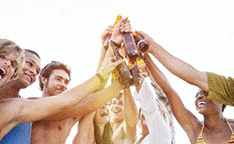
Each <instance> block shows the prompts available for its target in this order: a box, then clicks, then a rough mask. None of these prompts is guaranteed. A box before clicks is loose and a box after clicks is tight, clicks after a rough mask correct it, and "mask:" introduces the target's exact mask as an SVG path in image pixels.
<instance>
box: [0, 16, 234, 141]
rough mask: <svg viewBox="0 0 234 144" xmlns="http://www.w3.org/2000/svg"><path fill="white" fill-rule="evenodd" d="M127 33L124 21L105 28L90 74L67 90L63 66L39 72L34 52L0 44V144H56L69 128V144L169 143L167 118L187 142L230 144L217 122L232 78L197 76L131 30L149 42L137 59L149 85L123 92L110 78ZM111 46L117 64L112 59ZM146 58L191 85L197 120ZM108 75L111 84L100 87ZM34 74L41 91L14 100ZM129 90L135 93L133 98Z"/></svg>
mask: <svg viewBox="0 0 234 144" xmlns="http://www.w3.org/2000/svg"><path fill="white" fill-rule="evenodd" d="M132 32H133V31H132V28H131V24H130V21H129V20H128V18H121V19H120V21H119V22H118V23H117V24H116V26H112V25H111V26H109V27H107V29H106V30H105V31H104V33H103V34H102V37H101V38H102V50H101V56H100V60H99V63H98V66H97V70H96V72H94V73H95V74H94V75H93V76H92V77H90V78H89V79H88V80H86V81H85V82H83V83H82V84H79V85H77V86H75V87H74V88H72V89H68V90H67V87H68V84H69V82H70V81H71V77H70V73H71V69H70V68H69V67H68V66H67V65H65V64H63V63H60V62H58V61H52V62H51V63H49V64H47V65H46V66H44V67H43V68H42V69H41V66H40V61H41V58H40V56H39V55H38V54H37V53H36V52H34V51H32V50H28V49H22V48H20V47H19V46H18V45H17V44H15V43H14V42H13V41H10V40H7V39H0V113H1V119H0V144H30V143H32V144H64V143H65V142H66V139H67V137H68V135H69V133H70V130H71V128H72V127H73V126H74V124H75V123H77V122H78V128H77V129H78V131H77V134H76V136H75V138H74V140H73V144H94V143H95V144H148V143H150V144H173V143H175V139H174V134H175V132H176V130H175V129H174V125H173V120H172V119H173V115H174V117H175V118H176V120H177V121H178V123H179V124H180V125H181V127H182V128H183V129H184V131H185V132H186V133H187V135H188V138H189V140H190V142H191V143H192V144H205V143H208V144H223V143H234V132H233V128H234V121H233V120H229V119H226V118H224V116H223V111H224V109H225V106H226V105H233V104H234V89H233V88H234V85H233V84H234V80H233V79H232V78H230V77H229V78H226V77H224V76H221V75H217V74H214V73H210V72H201V71H199V70H197V69H195V68H194V67H192V66H191V65H189V64H188V63H186V62H184V61H182V60H180V59H178V58H177V57H175V56H173V55H172V54H170V53H169V52H167V51H166V50H165V49H164V48H163V47H162V46H160V45H159V44H158V43H156V42H155V41H154V40H153V39H152V38H151V37H150V36H149V35H147V34H146V33H144V32H142V31H135V32H136V33H137V34H138V35H140V36H141V37H142V38H143V39H144V40H145V41H146V42H147V43H148V44H149V49H148V50H147V51H146V52H145V53H144V56H143V61H144V63H145V68H146V70H147V73H148V76H149V79H150V80H151V83H150V84H148V81H146V80H145V79H148V78H145V77H142V81H141V83H140V84H139V85H137V86H135V85H134V86H132V85H131V84H129V86H128V87H126V85H123V83H122V82H121V81H119V79H118V78H119V77H120V76H121V74H119V73H121V71H118V72H115V71H116V67H118V66H119V65H120V64H124V65H126V64H125V63H126V62H125V60H124V58H125V57H126V53H125V51H124V47H125V46H124V41H123V35H124V33H132ZM113 48H115V49H118V50H119V53H120V54H121V56H122V58H123V59H121V60H118V61H116V60H115V59H114V54H113V51H112V49H113ZM152 56H153V57H155V58H156V59H157V60H158V61H159V62H160V63H161V64H162V65H163V66H165V67H166V68H167V69H168V70H169V71H170V72H171V73H173V74H175V75H176V76H178V77H179V78H181V79H183V80H184V81H186V82H188V83H189V84H192V85H195V86H197V87H199V89H200V90H199V91H198V92H197V94H194V95H195V106H196V109H197V111H198V112H199V113H200V114H202V115H203V121H202V122H201V121H199V120H198V118H197V117H196V116H195V115H194V114H193V113H192V112H190V111H189V110H188V109H186V108H185V106H184V104H183V102H182V100H181V98H180V96H179V95H178V94H177V93H176V91H175V90H174V89H173V88H172V86H171V84H170V83H169V82H168V80H167V78H166V77H165V75H164V74H163V73H162V72H161V71H160V69H159V68H158V67H157V66H156V64H155V63H154V61H153V60H152V58H151V57H152ZM112 72H113V74H114V75H115V77H116V78H117V79H114V80H112V82H111V83H110V84H109V85H107V83H108V79H109V77H110V74H111V73H112ZM38 75H39V77H38V79H39V87H40V90H41V91H42V93H41V94H37V95H36V94H35V97H31V98H28V99H25V98H23V97H21V96H20V95H19V93H20V90H22V89H25V88H27V87H29V86H30V85H31V84H33V83H34V82H35V81H36V79H37V76H38ZM130 81H131V80H130V79H129V83H130ZM132 87H136V90H135V93H134V94H132V92H133V90H132V89H131V88H132ZM150 87H152V88H154V89H155V91H153V92H152V91H151V89H150ZM38 95H40V97H38ZM136 101H138V102H139V103H140V104H139V106H138V105H137V104H136Z"/></svg>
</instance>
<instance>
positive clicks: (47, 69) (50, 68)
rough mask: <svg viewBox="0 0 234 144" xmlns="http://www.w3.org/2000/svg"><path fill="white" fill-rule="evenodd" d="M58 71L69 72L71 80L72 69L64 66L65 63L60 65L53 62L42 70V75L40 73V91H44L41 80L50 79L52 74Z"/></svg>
mask: <svg viewBox="0 0 234 144" xmlns="http://www.w3.org/2000/svg"><path fill="white" fill-rule="evenodd" d="M56 69H62V70H64V71H65V72H67V74H68V76H69V80H71V69H70V68H69V67H68V66H67V65H65V64H63V63H60V62H58V61H52V62H51V63H49V64H47V65H46V66H45V67H44V68H43V69H42V70H41V73H40V76H39V86H40V90H43V87H44V85H43V83H42V81H41V78H42V77H44V78H47V79H48V78H49V77H50V75H51V73H52V72H53V70H56Z"/></svg>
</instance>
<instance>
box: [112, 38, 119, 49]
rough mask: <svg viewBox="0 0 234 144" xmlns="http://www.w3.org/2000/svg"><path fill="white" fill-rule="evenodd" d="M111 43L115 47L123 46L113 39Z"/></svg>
mask: <svg viewBox="0 0 234 144" xmlns="http://www.w3.org/2000/svg"><path fill="white" fill-rule="evenodd" d="M110 43H111V44H113V45H114V46H115V47H117V48H120V47H121V44H117V43H116V42H115V41H113V40H112V39H111V40H110Z"/></svg>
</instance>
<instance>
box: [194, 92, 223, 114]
mask: <svg viewBox="0 0 234 144" xmlns="http://www.w3.org/2000/svg"><path fill="white" fill-rule="evenodd" d="M199 93H200V92H197V93H196V96H195V97H197V96H198V95H199ZM202 93H203V95H208V93H207V92H205V91H202ZM225 108H226V105H225V104H223V105H222V112H223V111H224V109H225Z"/></svg>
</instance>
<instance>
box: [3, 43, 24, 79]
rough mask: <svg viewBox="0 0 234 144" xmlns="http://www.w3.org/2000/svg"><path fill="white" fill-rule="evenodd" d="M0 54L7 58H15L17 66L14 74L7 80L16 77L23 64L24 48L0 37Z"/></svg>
mask: <svg viewBox="0 0 234 144" xmlns="http://www.w3.org/2000/svg"><path fill="white" fill-rule="evenodd" d="M0 55H1V56H4V57H5V58H7V59H9V60H15V61H16V62H17V67H16V69H15V72H14V74H13V75H12V77H10V79H9V80H12V79H15V78H17V76H18V74H19V73H20V72H21V70H22V69H23V66H24V50H23V49H21V48H20V47H19V46H18V45H16V44H15V43H14V42H13V41H10V40H7V39H0Z"/></svg>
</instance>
